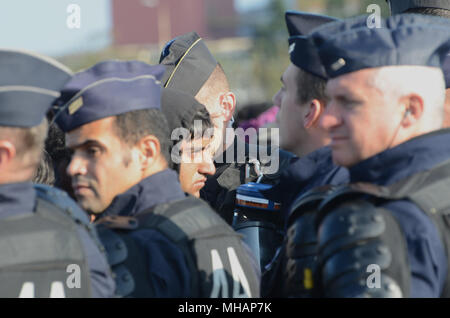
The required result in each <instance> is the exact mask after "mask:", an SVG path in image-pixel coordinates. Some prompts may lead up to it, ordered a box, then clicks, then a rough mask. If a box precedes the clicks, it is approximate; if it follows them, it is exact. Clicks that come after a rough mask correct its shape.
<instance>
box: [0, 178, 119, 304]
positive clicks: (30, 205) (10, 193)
mask: <svg viewBox="0 0 450 318" xmlns="http://www.w3.org/2000/svg"><path fill="white" fill-rule="evenodd" d="M59 193H62V192H61V191H58V192H55V196H56V195H59ZM36 198H37V193H36V190H35V188H34V185H33V184H32V183H30V182H22V183H12V184H4V185H0V202H1V204H0V222H1V220H2V219H6V218H9V217H12V216H14V217H17V216H19V215H26V214H31V213H33V211H34V209H35V205H36ZM59 200H62V201H68V200H70V201H71V199H70V198H69V197H68V196H67V195H64V196H61V195H59ZM72 203H73V204H75V203H74V202H73V201H72ZM77 232H78V234H79V236H80V240H81V243H82V248H83V252H84V254H85V257H86V261H87V263H88V267H89V271H90V274H89V276H90V283H91V290H92V296H93V297H112V296H113V295H114V288H115V284H114V280H113V279H112V277H111V272H110V269H109V266H108V262H107V260H106V257H105V255H104V254H102V253H101V252H100V250H99V248H98V246H97V245H96V244H95V243H94V242H93V240H92V238H91V237H90V236H89V234H88V233H87V231H86V230H85V229H84V228H83V227H82V226H77ZM30 243H32V242H30Z"/></svg>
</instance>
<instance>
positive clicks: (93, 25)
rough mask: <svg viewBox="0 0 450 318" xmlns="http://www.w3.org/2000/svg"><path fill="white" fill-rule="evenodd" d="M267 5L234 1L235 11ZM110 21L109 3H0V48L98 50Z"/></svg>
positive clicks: (12, 0)
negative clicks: (76, 20) (73, 5)
mask: <svg viewBox="0 0 450 318" xmlns="http://www.w3.org/2000/svg"><path fill="white" fill-rule="evenodd" d="M179 1H182V0H179ZM224 1H233V0H224ZM268 1H269V0H234V2H235V6H236V9H237V10H238V11H247V10H251V9H254V8H257V7H260V6H262V5H264V4H266V3H267V2H268ZM71 4H77V5H78V8H79V20H78V21H79V26H80V27H79V28H76V27H74V26H76V24H74V21H75V20H73V18H76V17H77V12H74V11H70V12H68V9H70V7H69V5H71ZM111 20H112V18H111V3H110V0H1V1H0V47H2V48H20V49H25V50H30V51H35V52H38V53H41V54H46V55H50V56H55V57H58V56H61V55H65V54H69V53H71V54H76V53H79V52H84V51H91V50H98V49H101V48H104V47H106V46H107V45H109V44H110V43H111V28H112V21H111ZM68 22H69V25H68Z"/></svg>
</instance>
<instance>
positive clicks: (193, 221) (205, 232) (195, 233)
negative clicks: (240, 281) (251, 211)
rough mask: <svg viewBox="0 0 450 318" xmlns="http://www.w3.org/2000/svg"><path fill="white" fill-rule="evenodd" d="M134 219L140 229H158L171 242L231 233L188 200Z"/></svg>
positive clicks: (199, 204)
mask: <svg viewBox="0 0 450 318" xmlns="http://www.w3.org/2000/svg"><path fill="white" fill-rule="evenodd" d="M136 218H137V219H138V221H139V227H140V228H155V229H158V230H159V231H161V232H163V233H164V234H165V235H167V237H169V238H170V239H171V240H172V241H173V242H180V241H182V240H184V239H188V240H189V239H192V238H194V237H195V238H201V237H208V236H216V235H221V234H227V235H229V234H231V233H234V231H233V230H232V229H231V228H230V227H229V226H228V225H227V224H226V223H225V222H224V221H223V220H222V219H221V218H220V217H219V216H218V215H217V213H215V212H214V211H213V210H212V209H211V208H210V207H209V206H208V205H207V204H206V203H204V202H203V201H201V200H199V199H197V198H194V197H191V196H189V197H187V198H185V199H182V200H178V201H174V202H170V203H166V204H161V205H158V206H156V207H154V208H152V209H150V210H147V211H143V212H142V213H139V214H138V215H136ZM224 228H226V229H227V231H224ZM180 229H182V231H180ZM218 231H219V232H218ZM236 235H237V234H236Z"/></svg>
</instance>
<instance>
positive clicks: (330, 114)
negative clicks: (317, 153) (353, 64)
mask: <svg viewBox="0 0 450 318" xmlns="http://www.w3.org/2000/svg"><path fill="white" fill-rule="evenodd" d="M375 72H376V70H374V69H365V70H361V71H357V72H353V73H349V74H345V75H342V76H339V77H337V78H335V79H331V80H329V81H328V83H327V87H326V94H327V95H328V97H329V102H328V104H327V106H326V108H325V112H324V113H323V114H322V117H321V120H320V125H321V126H322V128H324V129H325V130H327V132H328V133H329V135H330V138H331V148H332V153H333V160H334V161H335V163H336V164H338V165H341V166H346V167H349V166H352V165H355V164H356V163H358V162H360V161H362V160H365V159H367V158H369V157H371V156H373V155H375V154H377V153H379V152H382V151H384V150H386V149H388V148H390V147H392V146H394V144H393V142H394V138H395V137H396V134H397V132H398V130H399V129H400V124H401V121H402V117H403V114H402V108H401V107H400V106H399V105H398V101H395V100H388V99H385V98H383V95H382V92H380V91H379V90H378V89H376V88H374V87H373V86H372V84H371V81H370V80H371V78H373V76H374V74H375Z"/></svg>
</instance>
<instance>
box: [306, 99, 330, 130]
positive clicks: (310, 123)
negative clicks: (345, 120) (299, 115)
mask: <svg viewBox="0 0 450 318" xmlns="http://www.w3.org/2000/svg"><path fill="white" fill-rule="evenodd" d="M324 109H325V104H324V103H323V102H321V101H319V100H318V99H313V100H311V101H310V103H309V106H308V111H307V112H306V114H305V116H304V119H303V126H304V127H305V128H306V129H308V128H311V127H314V126H317V125H318V124H319V118H320V115H322V112H323V110H324Z"/></svg>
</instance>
